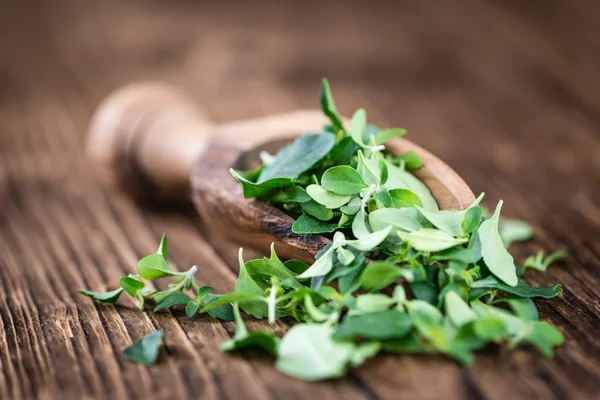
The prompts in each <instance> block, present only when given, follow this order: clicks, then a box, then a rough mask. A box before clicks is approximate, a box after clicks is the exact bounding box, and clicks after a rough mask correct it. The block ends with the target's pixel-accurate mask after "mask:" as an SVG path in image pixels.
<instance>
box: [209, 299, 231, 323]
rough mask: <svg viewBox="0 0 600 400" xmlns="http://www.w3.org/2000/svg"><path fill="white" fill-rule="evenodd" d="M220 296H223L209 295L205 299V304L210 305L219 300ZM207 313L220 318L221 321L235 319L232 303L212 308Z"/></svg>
mask: <svg viewBox="0 0 600 400" xmlns="http://www.w3.org/2000/svg"><path fill="white" fill-rule="evenodd" d="M220 298H221V296H214V295H209V296H208V297H207V299H206V301H205V304H206V305H207V306H208V305H210V304H211V303H213V302H215V301H219V300H220ZM206 313H207V314H208V315H210V316H211V317H214V318H217V319H220V320H221V321H233V320H234V319H235V317H234V315H233V306H232V305H231V303H228V304H223V305H220V306H218V307H215V308H211V309H210V310H207V311H206Z"/></svg>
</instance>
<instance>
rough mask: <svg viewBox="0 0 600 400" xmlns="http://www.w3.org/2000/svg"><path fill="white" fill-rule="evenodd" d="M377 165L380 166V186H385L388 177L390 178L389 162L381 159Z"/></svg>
mask: <svg viewBox="0 0 600 400" xmlns="http://www.w3.org/2000/svg"><path fill="white" fill-rule="evenodd" d="M377 166H378V167H379V182H378V184H379V186H383V185H385V183H386V182H387V180H388V178H389V176H390V175H389V171H388V168H387V164H386V162H385V161H383V160H381V159H380V160H379V161H378V162H377Z"/></svg>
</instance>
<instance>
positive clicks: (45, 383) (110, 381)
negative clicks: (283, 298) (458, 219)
mask: <svg viewBox="0 0 600 400" xmlns="http://www.w3.org/2000/svg"><path fill="white" fill-rule="evenodd" d="M56 3H57V2H50V1H42V0H39V1H31V0H27V1H24V0H21V1H13V2H10V1H8V2H3V3H2V5H1V6H0V398H1V399H21V398H35V397H39V398H64V399H80V398H109V399H124V398H145V399H150V398H158V399H167V398H182V399H183V398H194V399H199V398H200V399H212V398H228V399H241V398H244V399H246V398H247V399H264V398H281V399H294V398H302V399H304V398H319V399H321V398H323V399H327V398H348V399H363V398H364V399H379V398H381V399H398V398H408V399H417V398H418V399H421V398H423V399H453V398H469V399H521V398H522V399H551V398H557V399H592V398H600V397H598V396H599V393H600V378H599V376H600V322H599V320H600V301H599V298H600V189H599V188H600V133H599V132H600V78H599V77H598V71H600V24H598V22H597V21H598V18H599V17H600V3H598V2H594V1H592V0H588V1H584V0H569V1H567V0H564V1H559V0H555V1H544V2H526V1H516V0H511V1H502V2H492V1H475V0H464V1H460V2H452V3H453V4H450V3H451V2H446V1H430V2H427V1H424V2H409V1H405V2H385V3H380V2H356V3H355V2H341V1H339V2H336V1H326V2H316V1H303V2H282V1H280V2H275V1H272V2H266V3H265V2H210V4H212V5H211V6H208V5H202V4H201V3H200V2H195V1H168V2H167V1H158V0H156V1H130V2H122V1H113V0H103V1H97V2H90V1H87V2H86V1H81V0H69V1H63V2H60V4H56ZM217 3H218V5H217ZM205 4H209V2H205ZM322 76H327V77H329V79H330V81H331V83H332V85H333V88H334V94H335V96H336V99H337V101H338V106H339V108H340V109H341V110H342V111H343V112H344V113H345V114H349V113H351V112H352V111H353V110H354V109H356V108H357V107H359V106H364V107H366V108H367V110H368V111H369V116H370V119H371V120H372V121H373V122H375V123H376V124H378V125H381V126H392V125H394V126H402V127H405V128H407V129H408V131H409V136H408V137H409V138H411V139H412V140H414V141H415V142H417V143H418V144H420V145H422V146H424V147H425V148H427V149H429V150H431V151H432V152H433V153H435V154H437V155H438V156H440V157H441V158H442V159H443V160H445V161H446V162H447V163H448V164H450V165H451V166H452V167H453V168H455V169H456V171H457V172H458V173H459V174H461V175H462V176H463V177H464V178H465V180H466V181H467V182H468V183H469V184H470V185H471V187H472V188H473V190H474V192H475V193H479V192H481V191H485V192H486V193H487V197H486V201H487V204H488V206H489V205H494V204H496V202H497V201H498V200H499V199H500V198H502V199H504V200H505V207H504V209H503V211H504V213H505V215H507V216H512V217H519V218H524V219H526V220H527V221H529V222H531V223H532V224H533V225H534V226H535V228H536V230H537V232H538V235H537V238H536V240H535V241H533V242H531V243H529V244H525V245H518V246H515V247H514V248H513V250H514V252H515V254H516V256H517V259H518V260H521V261H522V260H523V259H524V257H525V256H527V255H528V254H529V253H532V252H535V251H538V250H539V249H546V250H548V251H554V250H557V249H561V248H565V249H567V250H568V252H569V257H568V259H567V261H566V262H565V263H564V264H563V265H561V266H555V267H552V268H551V269H550V270H549V272H548V273H546V274H542V273H531V274H529V276H528V280H529V282H530V283H532V284H536V285H549V284H553V283H555V282H560V283H562V284H563V285H564V288H565V291H564V293H563V294H562V295H561V296H560V297H558V298H555V299H552V300H540V301H538V302H537V304H538V306H539V309H540V314H541V317H542V318H543V319H544V320H548V321H551V322H552V323H554V324H556V325H557V326H558V327H559V328H560V329H561V331H562V332H563V333H564V335H565V337H566V342H565V344H564V345H563V346H562V347H560V348H559V349H558V350H557V354H556V357H555V358H554V360H546V359H544V358H543V357H542V356H540V355H539V354H538V353H536V352H535V351H533V350H532V349H528V348H524V349H519V350H517V351H514V352H510V351H508V350H506V349H504V348H490V349H487V350H485V351H484V352H482V353H480V354H478V355H477V358H476V365H475V367H473V368H471V369H467V368H462V367H460V366H458V365H457V364H456V363H454V362H453V361H451V360H449V359H446V358H444V357H438V356H394V355H386V356H380V357H377V358H376V359H375V360H372V361H370V362H368V363H367V364H366V365H365V366H363V367H361V368H359V369H357V370H354V371H352V373H351V374H350V375H349V376H348V377H347V378H345V379H342V380H336V381H329V382H321V383H305V382H301V381H297V380H293V379H291V378H288V377H286V376H283V375H281V374H279V373H278V372H276V371H275V370H274V369H273V368H272V360H271V359H270V358H268V357H266V356H261V355H248V354H246V355H244V356H232V355H228V354H222V353H220V352H219V350H218V346H219V345H220V343H221V342H223V341H224V340H226V339H227V338H229V337H230V336H231V334H232V332H233V329H234V326H233V324H232V323H220V322H218V321H216V320H213V319H210V318H207V317H200V318H194V319H190V318H187V317H186V316H185V315H183V314H182V313H174V314H172V313H169V312H159V313H157V314H154V313H151V312H147V313H141V312H139V311H138V310H137V309H135V307H134V306H133V304H132V303H131V302H128V301H122V302H121V303H120V304H119V305H117V306H111V305H99V304H95V303H93V302H92V301H91V300H90V299H88V298H85V297H83V296H81V295H79V294H78V293H77V289H79V288H91V289H95V290H105V289H109V288H115V287H116V286H117V285H118V279H119V277H120V276H121V275H124V274H127V273H129V272H132V271H133V270H134V268H135V265H136V261H137V260H138V259H139V258H140V257H141V256H143V255H145V254H147V253H149V252H152V251H154V249H155V246H156V245H157V243H158V240H159V238H160V235H161V233H162V232H163V231H164V232H167V233H168V235H169V239H170V243H171V249H170V253H171V254H172V259H173V260H174V263H175V266H176V267H177V268H179V269H184V268H185V269H187V268H189V266H190V265H192V264H198V266H199V268H200V269H199V272H198V277H199V279H200V280H201V281H202V283H205V284H210V285H213V286H215V287H216V289H217V291H219V292H223V291H227V290H231V289H232V288H233V286H234V282H235V279H236V269H237V266H236V262H235V258H236V252H235V250H234V249H233V248H232V247H230V246H226V245H222V244H221V243H220V242H219V241H218V240H215V239H212V240H211V239H209V238H207V237H206V236H205V235H204V232H203V229H202V221H200V220H198V218H197V217H196V216H195V214H194V211H193V209H192V208H191V207H190V206H189V204H187V205H186V204H184V205H182V206H175V207H172V206H161V207H156V206H154V207H148V206H142V205H139V204H136V203H134V202H133V201H132V200H131V199H129V198H128V197H127V196H126V195H124V194H122V193H119V192H117V191H115V190H113V189H111V188H110V187H107V186H104V185H102V184H101V183H100V181H99V180H98V173H97V171H96V170H95V167H94V165H92V164H90V163H89V162H88V160H87V159H86V157H85V154H84V153H83V151H82V149H83V145H84V143H85V132H86V126H87V123H88V121H89V119H90V117H91V114H92V112H93V110H94V109H95V107H96V106H97V105H98V103H99V102H100V101H101V99H102V98H103V97H104V96H106V95H107V94H108V93H110V92H111V91H112V90H114V89H115V88H117V87H118V86H119V85H122V84H125V83H127V82H130V81H133V80H139V79H160V80H166V81H170V82H174V83H176V84H179V85H181V86H184V87H185V88H186V90H188V91H189V92H190V93H191V94H192V95H193V96H194V98H196V99H197V101H198V102H199V103H203V104H204V106H205V108H206V111H207V112H208V114H209V115H210V116H211V117H212V118H213V119H214V120H215V121H228V120H232V119H238V118H249V117H253V116H261V115H267V114H271V113H275V112H280V111H289V110H293V109H296V108H300V107H302V108H307V107H315V106H316V105H317V96H318V90H319V81H320V79H321V77H322ZM159 287H161V286H160V284H159ZM262 324H263V323H262V322H256V323H254V322H251V323H250V326H251V327H257V326H261V325H262ZM158 328H160V329H163V330H164V331H165V339H166V354H163V358H162V360H161V362H160V364H158V365H156V366H153V367H151V368H143V367H140V366H136V365H134V364H132V363H129V362H127V361H125V360H124V359H123V358H122V356H121V351H122V350H123V348H124V347H126V346H127V345H129V344H130V343H132V341H135V340H138V339H139V338H140V337H142V336H143V335H144V334H147V333H149V332H151V331H153V330H155V329H158ZM278 329H281V330H284V329H285V326H283V325H278Z"/></svg>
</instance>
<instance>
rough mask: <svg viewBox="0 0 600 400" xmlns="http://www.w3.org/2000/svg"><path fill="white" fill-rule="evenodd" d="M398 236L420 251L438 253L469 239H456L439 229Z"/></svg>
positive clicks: (427, 229)
mask: <svg viewBox="0 0 600 400" xmlns="http://www.w3.org/2000/svg"><path fill="white" fill-rule="evenodd" d="M398 236H400V239H402V240H403V241H405V242H408V244H409V245H410V246H411V247H413V248H414V249H416V250H419V251H427V252H438V251H442V250H446V249H449V248H451V247H454V246H457V245H459V244H462V243H466V242H468V241H469V239H466V238H463V239H456V238H454V237H452V235H450V234H448V233H446V232H444V231H441V230H439V229H431V228H422V229H419V230H418V231H414V232H407V233H405V232H398Z"/></svg>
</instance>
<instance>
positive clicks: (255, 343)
mask: <svg viewBox="0 0 600 400" xmlns="http://www.w3.org/2000/svg"><path fill="white" fill-rule="evenodd" d="M233 314H234V318H235V321H236V329H235V335H234V337H233V338H232V339H231V340H228V341H226V342H225V343H223V344H222V345H221V350H223V351H239V350H246V349H249V348H260V349H263V350H265V351H267V352H268V353H270V354H277V347H278V346H279V338H278V337H277V336H275V335H274V334H273V333H271V332H267V331H257V332H248V330H247V329H246V326H245V325H244V321H243V320H242V317H241V315H240V310H239V306H238V305H237V303H236V304H235V305H234V306H233Z"/></svg>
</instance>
